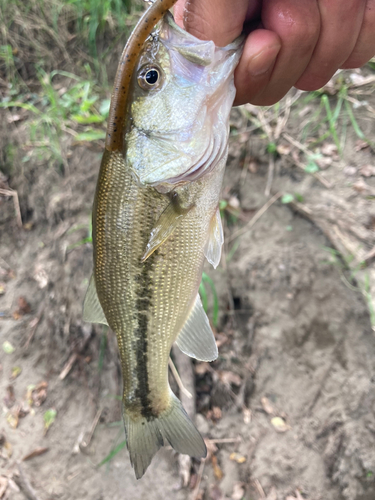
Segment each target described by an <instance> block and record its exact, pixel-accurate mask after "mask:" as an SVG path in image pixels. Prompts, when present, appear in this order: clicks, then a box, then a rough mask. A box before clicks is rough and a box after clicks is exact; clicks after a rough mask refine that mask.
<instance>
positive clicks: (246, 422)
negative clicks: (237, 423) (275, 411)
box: [242, 408, 251, 424]
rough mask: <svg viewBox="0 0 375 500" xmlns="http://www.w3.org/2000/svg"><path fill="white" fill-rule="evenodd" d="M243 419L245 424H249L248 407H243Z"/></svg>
mask: <svg viewBox="0 0 375 500" xmlns="http://www.w3.org/2000/svg"><path fill="white" fill-rule="evenodd" d="M242 413H243V421H244V423H245V424H249V423H250V422H251V410H249V408H243V410H242Z"/></svg>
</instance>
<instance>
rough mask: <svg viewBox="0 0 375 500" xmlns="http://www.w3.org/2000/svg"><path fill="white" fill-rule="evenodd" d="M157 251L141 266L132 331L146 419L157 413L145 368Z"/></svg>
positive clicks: (138, 394) (138, 395)
mask: <svg viewBox="0 0 375 500" xmlns="http://www.w3.org/2000/svg"><path fill="white" fill-rule="evenodd" d="M156 255H157V253H156V252H155V254H154V255H152V256H151V257H152V258H151V257H150V259H148V260H147V261H146V262H145V263H144V264H143V267H142V272H141V274H140V276H139V279H138V286H139V296H138V299H137V302H136V310H137V312H138V328H137V329H136V331H135V332H134V336H135V338H136V339H137V340H138V341H137V353H136V358H137V367H136V377H137V389H136V391H135V395H136V397H137V398H139V401H140V403H141V407H142V410H141V413H142V416H143V417H145V418H146V419H147V420H152V419H153V418H157V417H158V415H157V414H156V413H155V412H154V410H153V408H152V403H151V400H150V398H149V394H150V387H149V384H148V370H147V359H148V349H147V348H148V339H147V331H148V312H149V310H150V308H151V306H152V279H151V269H152V265H153V261H154V259H155V257H156Z"/></svg>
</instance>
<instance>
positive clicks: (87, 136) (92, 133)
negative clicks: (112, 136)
mask: <svg viewBox="0 0 375 500" xmlns="http://www.w3.org/2000/svg"><path fill="white" fill-rule="evenodd" d="M105 135H106V133H105V132H104V130H88V131H87V132H81V133H80V134H77V135H76V136H75V140H76V141H88V142H90V141H97V140H99V139H105Z"/></svg>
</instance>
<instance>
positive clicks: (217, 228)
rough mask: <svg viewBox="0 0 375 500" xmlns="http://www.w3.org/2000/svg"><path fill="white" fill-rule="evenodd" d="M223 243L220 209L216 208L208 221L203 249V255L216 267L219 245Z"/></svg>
mask: <svg viewBox="0 0 375 500" xmlns="http://www.w3.org/2000/svg"><path fill="white" fill-rule="evenodd" d="M223 243H224V233H223V225H222V223H221V217H220V210H219V208H217V210H216V213H215V215H214V216H213V217H212V219H211V222H210V230H209V236H208V241H207V243H206V247H205V249H204V255H205V256H206V259H207V260H208V262H209V263H210V264H212V265H213V266H214V268H215V269H216V268H217V266H218V265H219V263H220V258H221V247H222V245H223Z"/></svg>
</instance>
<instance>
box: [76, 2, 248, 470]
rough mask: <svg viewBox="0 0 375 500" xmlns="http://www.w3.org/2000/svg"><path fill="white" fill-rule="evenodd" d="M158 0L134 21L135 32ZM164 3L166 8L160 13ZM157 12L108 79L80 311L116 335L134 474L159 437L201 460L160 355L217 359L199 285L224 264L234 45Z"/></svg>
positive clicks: (202, 451)
mask: <svg viewBox="0 0 375 500" xmlns="http://www.w3.org/2000/svg"><path fill="white" fill-rule="evenodd" d="M162 2H163V0H157V2H155V4H154V5H153V6H152V7H151V9H152V8H154V11H152V10H150V11H149V12H148V13H146V15H145V16H144V17H143V18H142V19H143V20H142V19H141V21H140V23H139V26H141V31H140V33H143V31H142V30H143V28H142V26H143V24H142V23H143V22H144V23H147V22H149V20H150V15H151V16H153V13H155V9H156V7H155V5H156V4H157V3H159V4H160V5H161V4H162ZM172 3H174V2H173V0H170V1H169V4H168V2H164V4H163V5H164V9H165V5H169V6H170V4H172ZM167 8H168V7H167ZM160 12H161V11H159V17H160V15H161V14H160ZM150 13H151V14H150ZM162 14H163V18H162V21H161V23H160V24H159V25H158V27H157V28H156V30H155V31H154V32H153V33H152V35H151V36H150V37H148V38H147V39H146V40H145V41H144V43H142V42H140V41H138V40H139V39H137V43H138V44H139V46H140V53H139V55H138V56H137V57H135V53H134V52H128V53H126V50H127V49H125V53H124V55H123V57H122V61H121V62H120V69H119V72H121V64H123V63H124V62H125V63H126V62H127V61H128V60H129V58H130V59H131V58H132V64H133V67H132V68H131V69H132V72H131V74H130V72H129V71H128V74H126V75H125V76H126V78H127V82H125V83H126V84H124V81H123V79H122V80H121V78H120V77H116V83H115V89H114V94H113V96H112V102H111V112H110V119H109V122H110V123H109V126H108V133H107V142H106V150H105V152H104V155H103V159H102V163H101V167H100V173H99V179H98V184H97V190H96V195H95V201H94V208H93V246H94V273H93V276H92V278H91V280H90V285H89V288H88V291H87V294H86V298H85V302H84V313H83V316H84V319H85V320H86V321H91V322H96V323H103V324H108V325H109V326H110V328H111V329H112V330H113V331H114V332H115V333H116V336H117V340H118V345H119V350H120V357H121V365H122V373H123V416H124V423H125V431H126V439H127V446H128V450H129V454H130V460H131V463H132V466H133V467H134V470H135V474H136V477H137V478H140V477H141V476H142V475H143V474H144V472H145V470H146V469H147V467H148V465H149V464H150V462H151V460H152V457H153V456H154V454H155V453H156V452H157V450H158V449H159V448H160V447H161V446H163V444H164V443H165V442H167V443H170V444H171V446H172V447H173V448H174V449H175V450H177V451H178V452H180V453H184V454H188V455H191V456H193V457H197V458H201V457H204V456H206V447H205V444H204V441H203V439H202V437H201V435H200V434H199V432H198V431H197V430H196V428H195V427H194V425H193V423H192V422H191V420H190V419H189V417H188V416H187V414H186V412H185V411H184V409H183V407H182V405H181V403H180V401H179V400H178V399H177V398H176V396H175V395H174V394H173V393H172V391H171V389H170V387H169V384H168V359H169V355H170V350H171V346H172V344H173V342H175V341H176V342H177V345H178V346H179V348H180V349H181V350H182V351H183V352H185V353H186V354H188V355H189V356H192V357H194V358H196V359H199V360H205V361H212V360H214V359H216V357H217V347H216V343H215V339H214V336H213V333H212V331H211V328H210V325H209V321H208V318H207V316H206V314H205V312H204V310H203V307H202V303H201V301H200V298H199V295H198V288H199V284H200V281H201V277H202V267H203V263H204V260H205V258H206V259H207V260H208V261H209V262H210V263H211V264H212V265H213V266H214V267H216V266H217V265H218V263H219V261H220V254H221V246H222V243H223V231H222V226H221V219H220V214H219V210H218V202H219V194H220V189H221V184H222V179H223V173H224V167H225V162H226V158H227V142H228V132H229V126H228V120H229V112H230V109H231V106H232V103H233V99H234V95H235V89H234V85H233V72H234V69H235V67H236V65H237V62H238V60H239V57H240V54H241V48H242V40H240V39H239V40H236V41H235V42H233V43H232V44H230V45H228V46H227V47H224V48H217V47H215V45H214V43H213V42H207V41H201V40H198V39H197V38H195V37H194V36H192V35H190V34H188V33H187V32H185V31H184V30H182V29H181V28H179V27H178V26H177V25H176V24H175V22H174V20H173V17H172V15H171V14H170V13H169V11H168V12H166V13H164V12H162ZM156 19H157V15H155V16H154V17H152V20H156ZM142 36H143V35H142ZM133 38H134V37H133ZM118 75H119V73H118ZM121 92H124V94H126V99H125V98H122V97H121ZM121 99H122V100H121ZM123 117H125V121H124V118H123Z"/></svg>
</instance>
